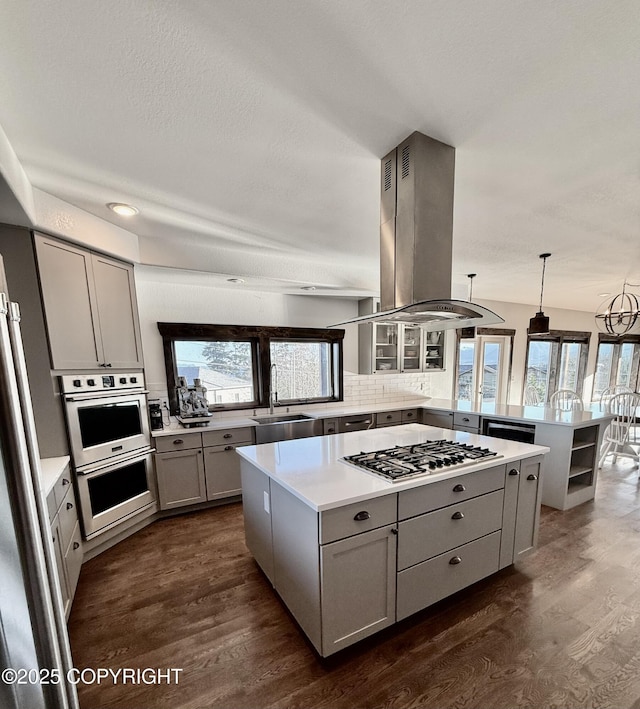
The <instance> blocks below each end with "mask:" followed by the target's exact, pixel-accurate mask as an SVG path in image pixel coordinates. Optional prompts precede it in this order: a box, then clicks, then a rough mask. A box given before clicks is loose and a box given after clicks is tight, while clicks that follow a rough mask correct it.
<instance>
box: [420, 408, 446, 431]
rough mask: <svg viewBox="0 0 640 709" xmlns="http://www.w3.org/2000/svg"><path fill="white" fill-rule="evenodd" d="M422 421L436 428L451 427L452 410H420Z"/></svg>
mask: <svg viewBox="0 0 640 709" xmlns="http://www.w3.org/2000/svg"><path fill="white" fill-rule="evenodd" d="M422 423H423V424H425V425H426V426H437V427H438V428H451V427H452V426H453V412H452V411H427V410H423V411H422Z"/></svg>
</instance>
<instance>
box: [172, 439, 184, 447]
mask: <svg viewBox="0 0 640 709" xmlns="http://www.w3.org/2000/svg"><path fill="white" fill-rule="evenodd" d="M183 443H184V441H183V440H182V438H176V439H175V440H174V442H173V445H174V446H181V445H182V444H183Z"/></svg>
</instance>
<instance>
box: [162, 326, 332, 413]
mask: <svg viewBox="0 0 640 709" xmlns="http://www.w3.org/2000/svg"><path fill="white" fill-rule="evenodd" d="M157 325H158V330H159V331H160V335H161V336H162V348H163V352H164V363H165V374H166V378H167V394H168V398H169V410H170V412H171V414H172V415H173V416H176V415H177V414H178V395H177V392H176V387H177V383H178V373H177V367H176V355H175V345H174V343H175V342H176V340H191V341H194V342H198V341H201V342H206V341H207V340H210V341H214V342H247V341H249V342H251V354H252V361H253V368H252V377H253V385H254V391H255V393H256V398H255V399H254V400H253V401H251V402H248V401H241V402H238V403H234V404H231V403H227V404H212V403H210V404H209V411H230V410H234V409H236V410H241V409H257V408H264V407H265V406H268V405H269V388H270V372H271V341H272V340H274V341H292V342H295V341H298V342H326V343H328V344H329V345H330V346H331V350H330V351H331V358H332V366H331V368H330V370H331V392H332V393H331V395H330V396H327V397H317V398H313V399H290V400H287V401H281V402H278V403H279V404H280V405H283V406H284V405H287V406H295V405H297V404H303V403H304V404H316V403H318V404H319V403H327V402H332V401H343V399H344V386H343V379H344V377H343V369H344V367H343V362H344V359H343V340H344V334H345V331H344V330H340V329H329V328H326V329H325V328H301V327H273V326H260V325H212V324H198V323H167V322H158V323H157Z"/></svg>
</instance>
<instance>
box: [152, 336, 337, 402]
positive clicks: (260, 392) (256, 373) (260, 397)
mask: <svg viewBox="0 0 640 709" xmlns="http://www.w3.org/2000/svg"><path fill="white" fill-rule="evenodd" d="M158 330H159V331H160V334H161V335H162V339H163V345H164V357H165V368H166V373H167V389H168V393H169V401H170V408H171V412H172V413H173V414H175V413H177V410H178V401H177V394H176V387H177V384H178V378H179V377H184V378H185V379H186V381H187V384H188V385H193V383H194V381H195V380H196V379H199V380H200V382H201V385H202V386H203V387H205V388H206V389H207V401H208V403H209V409H210V410H214V409H248V408H257V407H259V406H261V407H262V406H268V405H269V397H270V392H271V390H272V389H273V395H274V399H276V400H277V403H278V404H296V403H312V402H321V401H341V400H342V398H343V394H342V340H343V338H344V330H324V329H315V328H285V327H252V326H242V325H195V324H188V323H158ZM272 365H275V366H273V367H272ZM276 394H277V397H276Z"/></svg>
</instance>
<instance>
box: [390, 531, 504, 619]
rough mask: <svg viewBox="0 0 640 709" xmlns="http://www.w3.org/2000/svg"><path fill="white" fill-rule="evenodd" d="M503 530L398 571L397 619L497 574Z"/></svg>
mask: <svg viewBox="0 0 640 709" xmlns="http://www.w3.org/2000/svg"><path fill="white" fill-rule="evenodd" d="M499 556H500V532H493V534H489V535H487V536H486V537H482V538H481V539H476V540H475V541H473V542H470V543H469V544H464V545H463V546H460V547H457V548H456V549H452V550H451V551H448V552H446V553H445V554H441V555H440V556H436V557H434V558H433V559H430V560H429V561H423V562H422V563H421V564H418V565H417V566H412V567H411V568H410V569H406V570H405V571H401V572H400V573H399V574H398V590H397V600H398V605H397V620H402V619H403V618H406V617H407V616H410V615H411V614H413V613H416V612H417V611H419V610H421V609H422V608H426V607H427V606H430V605H432V604H433V603H436V602H437V601H439V600H441V599H442V598H446V597H447V596H450V595H451V594H452V593H455V592H456V591H460V590H461V589H463V588H466V587H467V586H470V585H471V584H472V583H475V582H476V581H479V580H480V579H483V578H485V576H489V575H490V574H493V573H495V572H496V571H497V570H498V561H499Z"/></svg>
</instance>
